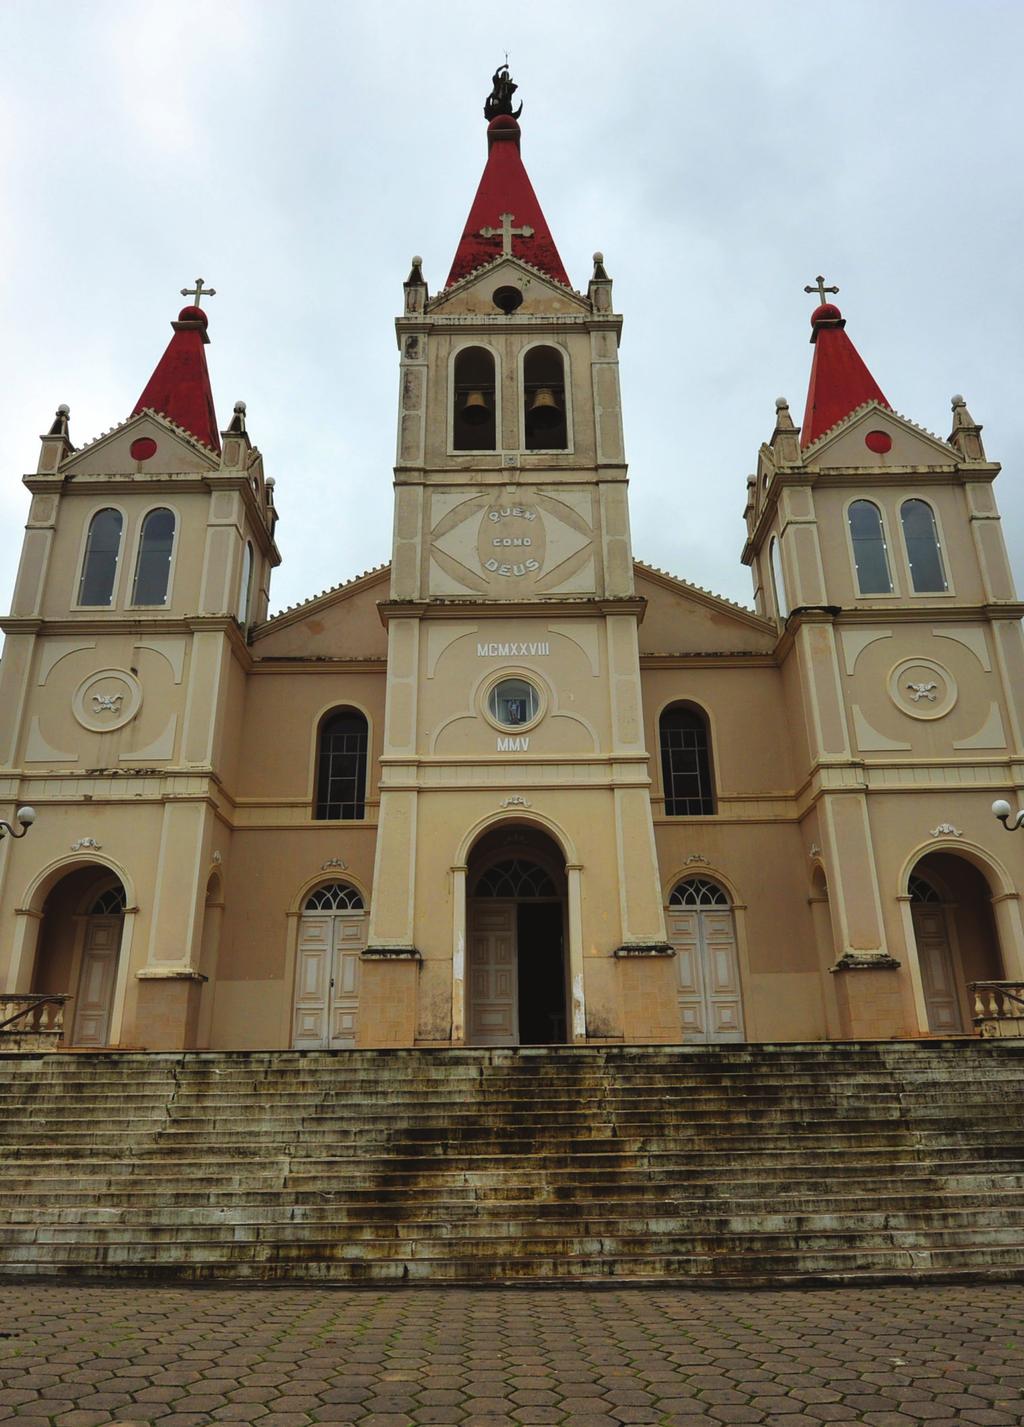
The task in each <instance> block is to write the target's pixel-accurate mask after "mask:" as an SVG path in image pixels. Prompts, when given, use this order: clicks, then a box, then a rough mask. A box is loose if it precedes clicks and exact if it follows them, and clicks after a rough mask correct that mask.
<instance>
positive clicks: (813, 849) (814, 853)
mask: <svg viewBox="0 0 1024 1427" xmlns="http://www.w3.org/2000/svg"><path fill="white" fill-rule="evenodd" d="M807 856H808V857H820V856H821V848H820V847H819V846H818V844H817V843H816V842H812V843H811V845H810V847H809V848H808V849H807Z"/></svg>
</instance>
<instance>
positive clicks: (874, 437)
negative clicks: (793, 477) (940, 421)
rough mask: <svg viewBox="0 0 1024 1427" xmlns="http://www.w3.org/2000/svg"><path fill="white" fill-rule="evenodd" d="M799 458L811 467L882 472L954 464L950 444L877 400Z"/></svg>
mask: <svg viewBox="0 0 1024 1427" xmlns="http://www.w3.org/2000/svg"><path fill="white" fill-rule="evenodd" d="M886 438H887V439H888V441H889V443H890V444H889V446H888V448H886ZM803 457H804V464H805V465H806V466H808V467H809V468H811V469H812V470H813V469H815V468H817V469H819V470H829V469H838V468H842V469H844V470H849V469H851V468H853V469H856V470H868V471H879V470H881V471H884V470H889V469H892V470H900V469H902V468H903V467H907V466H911V467H919V466H930V467H934V466H947V467H951V466H955V465H956V463H957V453H956V451H954V449H953V448H952V446H949V445H948V444H947V443H946V442H945V441H941V440H940V439H939V438H938V437H937V436H933V435H932V434H931V432H929V431H925V430H924V428H923V427H921V426H915V425H914V423H913V422H912V421H908V420H907V418H906V417H905V416H900V415H899V414H898V413H897V412H895V411H890V410H889V408H888V407H886V406H883V405H882V404H881V403H880V402H878V401H869V402H865V403H864V405H863V406H860V407H858V408H857V410H856V411H853V412H851V413H850V415H849V416H847V417H846V418H845V419H844V420H843V421H841V422H840V423H839V424H838V425H837V426H833V428H832V429H831V431H826V432H825V434H824V435H823V436H820V437H819V438H818V440H817V441H815V442H814V443H813V444H812V445H810V446H808V447H807V449H806V450H805V451H804V453H803Z"/></svg>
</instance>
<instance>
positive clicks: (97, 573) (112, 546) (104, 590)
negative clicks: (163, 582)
mask: <svg viewBox="0 0 1024 1427" xmlns="http://www.w3.org/2000/svg"><path fill="white" fill-rule="evenodd" d="M123 526H124V518H123V517H122V515H121V512H120V511H119V510H113V509H107V510H99V511H97V512H96V514H95V515H94V516H93V518H92V521H91V522H90V524H89V535H88V538H87V539H86V542H85V559H84V560H83V561H82V578H81V579H80V580H79V582H78V603H79V604H83V605H108V606H109V605H111V604H113V602H114V582H115V581H116V579H117V559H118V556H119V554H120V553H121V530H122V528H123Z"/></svg>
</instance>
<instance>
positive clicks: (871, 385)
mask: <svg viewBox="0 0 1024 1427" xmlns="http://www.w3.org/2000/svg"><path fill="white" fill-rule="evenodd" d="M808 291H809V292H812V291H813V288H808ZM811 327H812V329H813V330H812V332H811V341H812V342H813V343H814V361H813V362H812V363H811V384H810V386H809V387H808V388H807V409H806V411H805V412H804V424H803V426H802V427H801V429H800V445H801V446H802V447H803V446H809V445H810V444H811V442H812V441H817V439H818V437H819V436H823V435H824V434H825V432H826V431H830V430H831V429H832V427H833V426H835V425H836V424H837V422H840V421H842V419H843V417H844V416H849V414H850V412H851V411H854V410H856V408H857V407H858V406H862V405H863V404H864V402H866V401H878V402H881V404H882V405H883V406H888V405H889V403H888V402H887V401H886V399H885V397H884V396H883V395H882V389H881V387H880V386H879V385H878V383H877V382H876V381H875V379H874V377H873V376H872V375H871V373H870V372H869V371H868V369H867V367H866V366H865V365H864V362H863V360H862V358H861V355H860V353H859V352H858V351H857V348H856V347H855V346H854V345H853V343H852V342H851V341H850V339H849V337H847V335H846V332H845V330H844V329H845V327H846V322H845V321H844V319H843V314H842V313H841V312H840V311H839V308H838V307H836V305H835V303H834V302H823V303H822V304H821V306H820V307H818V308H815V310H814V311H813V312H812V313H811Z"/></svg>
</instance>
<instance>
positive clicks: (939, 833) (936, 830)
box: [929, 823, 963, 837]
mask: <svg viewBox="0 0 1024 1427" xmlns="http://www.w3.org/2000/svg"><path fill="white" fill-rule="evenodd" d="M929 837H963V832H962V831H961V830H960V828H958V827H954V826H953V824H952V823H939V825H938V827H933V828H932V830H931V832H930V833H929Z"/></svg>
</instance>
